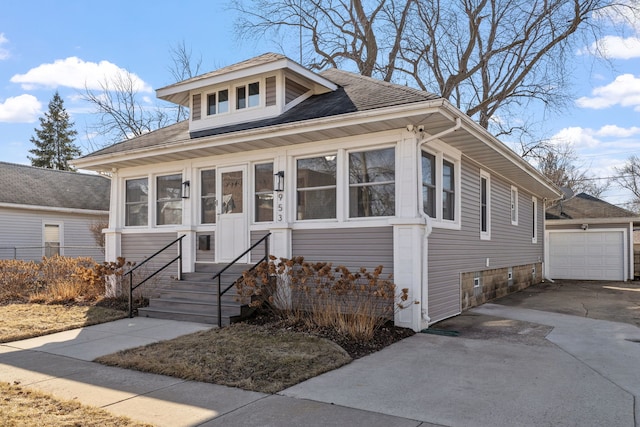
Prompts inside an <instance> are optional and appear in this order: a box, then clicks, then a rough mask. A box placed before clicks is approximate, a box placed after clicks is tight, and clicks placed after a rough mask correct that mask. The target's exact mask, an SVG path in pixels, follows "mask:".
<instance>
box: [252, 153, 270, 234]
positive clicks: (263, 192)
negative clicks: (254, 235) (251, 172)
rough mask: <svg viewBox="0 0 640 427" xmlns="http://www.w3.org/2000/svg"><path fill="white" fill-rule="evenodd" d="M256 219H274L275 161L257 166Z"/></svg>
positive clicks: (257, 220)
mask: <svg viewBox="0 0 640 427" xmlns="http://www.w3.org/2000/svg"><path fill="white" fill-rule="evenodd" d="M254 185H255V200H254V202H255V209H256V210H255V221H256V222H263V221H273V163H265V164H262V165H256V166H255V183H254Z"/></svg>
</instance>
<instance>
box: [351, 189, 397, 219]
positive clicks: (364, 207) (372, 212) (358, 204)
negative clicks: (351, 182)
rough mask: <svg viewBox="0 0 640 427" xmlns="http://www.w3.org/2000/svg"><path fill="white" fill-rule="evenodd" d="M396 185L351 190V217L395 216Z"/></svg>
mask: <svg viewBox="0 0 640 427" xmlns="http://www.w3.org/2000/svg"><path fill="white" fill-rule="evenodd" d="M394 214H395V185H394V184H379V185H371V186H365V187H351V188H350V189H349V217H351V218H357V217H369V216H393V215H394Z"/></svg>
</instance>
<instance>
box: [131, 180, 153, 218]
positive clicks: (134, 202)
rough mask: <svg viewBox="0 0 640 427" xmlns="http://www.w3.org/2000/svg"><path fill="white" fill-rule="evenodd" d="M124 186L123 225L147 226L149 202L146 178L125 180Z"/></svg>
mask: <svg viewBox="0 0 640 427" xmlns="http://www.w3.org/2000/svg"><path fill="white" fill-rule="evenodd" d="M125 186H126V190H125V192H126V195H125V200H126V202H125V225H128V226H142V225H147V223H148V222H147V221H148V200H149V185H148V181H147V178H140V179H130V180H127V181H126V184H125Z"/></svg>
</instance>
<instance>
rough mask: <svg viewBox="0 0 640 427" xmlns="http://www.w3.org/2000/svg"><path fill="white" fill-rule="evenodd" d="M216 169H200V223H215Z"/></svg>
mask: <svg viewBox="0 0 640 427" xmlns="http://www.w3.org/2000/svg"><path fill="white" fill-rule="evenodd" d="M216 205H217V199H216V170H215V169H207V170H203V171H200V223H201V224H215V223H216V214H217V212H216Z"/></svg>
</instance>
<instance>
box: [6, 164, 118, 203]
mask: <svg viewBox="0 0 640 427" xmlns="http://www.w3.org/2000/svg"><path fill="white" fill-rule="evenodd" d="M110 186H111V180H110V179H109V178H106V177H104V176H100V175H90V174H85V173H78V172H67V171H58V170H53V169H43V168H36V167H31V166H25V165H17V164H13V163H6V162H0V203H10V204H18V205H32V206H44V207H55V208H69V209H88V210H100V211H108V210H109V196H110Z"/></svg>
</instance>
